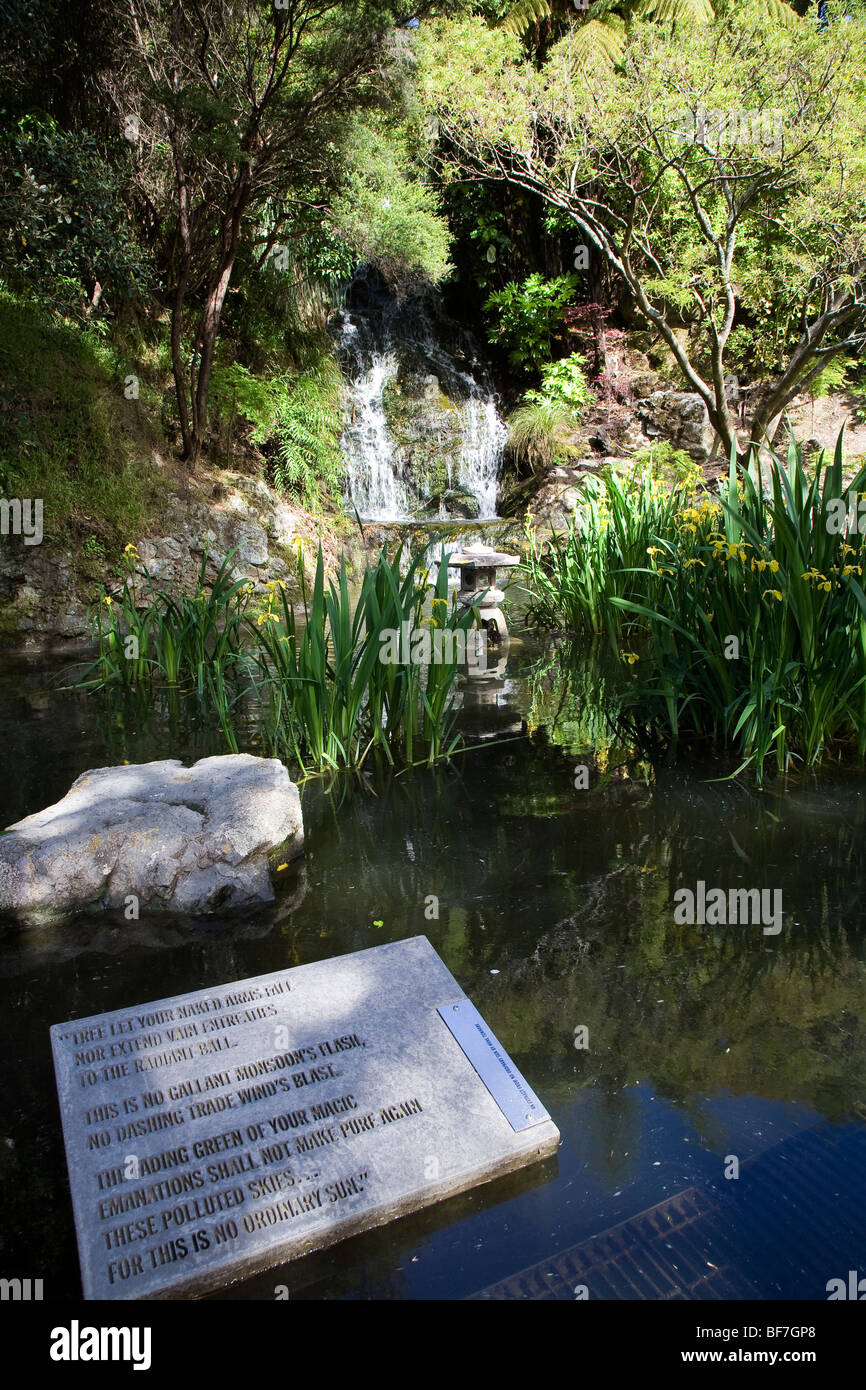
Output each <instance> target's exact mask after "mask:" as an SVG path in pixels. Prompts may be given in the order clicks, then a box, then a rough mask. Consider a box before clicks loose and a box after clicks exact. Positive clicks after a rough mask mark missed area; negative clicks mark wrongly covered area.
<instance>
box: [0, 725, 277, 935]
mask: <svg viewBox="0 0 866 1390" xmlns="http://www.w3.org/2000/svg"><path fill="white" fill-rule="evenodd" d="M303 844H304V830H303V821H302V818H301V807H300V797H299V795H298V789H297V787H296V786H295V785H294V783H293V782H291V781H290V780H289V774H288V772H287V771H286V769H285V767H284V766H283V764H282V763H281V762H279V760H278V759H276V758H255V757H253V756H252V755H251V754H249V753H236V754H232V755H229V756H226V757H211V758H202V759H200V760H199V762H197V763H195V764H194V765H193V766H192V767H190V768H185V767H184V766H183V764H182V763H181V762H180V760H179V759H176V758H174V759H169V760H166V761H163V762H153V763H138V764H131V765H128V766H124V767H103V768H97V769H95V770H94V771H91V772H85V773H84V774H83V776H81V777H79V778H78V779H77V781H76V782H74V783H73V785H72V787H71V788H70V790H69V791H68V792H67V794H66V796H65V797H63V799H62V800H61V801H58V802H57V803H56V804H55V805H54V806H49V807H47V808H46V809H45V810H44V811H39V812H37V813H36V814H35V815H32V816H27V817H26V818H25V819H24V820H22V821H18V822H17V823H16V824H15V825H12V826H10V827H9V828H8V830H7V831H6V833H5V834H4V835H3V836H2V837H0V916H5V917H7V918H11V919H13V920H16V921H18V922H20V923H22V924H23V925H28V926H30V925H37V926H38V925H45V924H50V923H52V922H57V921H61V920H62V919H64V918H66V917H69V916H71V915H73V914H75V913H79V912H99V911H102V910H105V909H108V910H114V911H125V910H127V909H129V908H130V904H134V910H135V911H136V912H142V913H145V912H173V913H183V914H186V915H189V916H202V915H206V914H212V913H214V912H217V911H220V910H225V909H229V910H230V909H234V908H239V907H245V906H248V905H249V904H251V903H256V902H270V901H272V899H273V897H274V892H273V888H272V886H271V876H270V871H269V856H270V855H271V854H272V852H274V851H276V850H278V849H279V853H280V857H281V859H282V860H285V861H288V860H290V859H292V858H294V857H295V856H296V855H298V854H300V853H301V852H302V850H303Z"/></svg>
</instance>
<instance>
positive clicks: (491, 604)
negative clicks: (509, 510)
mask: <svg viewBox="0 0 866 1390" xmlns="http://www.w3.org/2000/svg"><path fill="white" fill-rule="evenodd" d="M448 563H449V564H450V565H453V566H454V568H455V569H458V570H459V571H460V588H459V591H458V594H457V599H458V602H459V603H460V604H462V605H463V607H464V608H468V607H469V606H470V605H471V604H473V603H475V602H477V601H478V600H479V599H480V604H479V608H478V614H479V619H480V622H481V626H482V628H484V630H485V632H486V633H487V640H488V642H490V643H491V645H492V646H496V644H497V643H499V642H507V641H508V628H507V626H506V623H505V616H504V614H503V612H502V608H501V607H500V605H501V604H502V603H503V602H504V601H505V594H504V593H503V592H502V590H501V589H497V587H496V571H497V570H498V569H509V568H511V566H512V565H516V564H517V563H518V556H517V555H501V554H500V553H499V552H498V551H495V550H490V549H488V547H487V546H486V545H484V544H483V542H481V541H479V542H477V544H475V545H468V546H466V548H465V549H464V550H459V551H457V552H456V554H454V555H452V556H451V557H450V558H449V561H448ZM485 590H486V591H487V592H486V593H485ZM482 594H483V595H484V597H483V598H481V595H482Z"/></svg>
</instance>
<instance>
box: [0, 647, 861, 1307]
mask: <svg viewBox="0 0 866 1390" xmlns="http://www.w3.org/2000/svg"><path fill="white" fill-rule="evenodd" d="M564 664H565V658H564V656H563V655H562V654H561V653H558V652H557V650H556V647H555V645H552V646H550V647H546V646H545V645H544V644H543V643H541V642H539V641H532V640H530V639H528V638H527V639H526V640H525V641H517V642H514V643H513V644H512V646H511V648H510V650H509V653H508V657H507V660H505V661H503V662H502V663H501V666H500V668H499V669H498V670H496V671H494V672H492V674H491V675H490V676H489V677H488V678H487V679H486V680H485V681H484V682H483V683H481V684H480V685H478V684H477V683H476V688H474V689H473V690H471V691H470V692H469V693H468V694H467V695H465V697H464V702H463V709H462V711H461V714H460V718H461V719H462V721H463V724H464V728H465V731H466V734H467V738H468V739H469V740H470V741H472V742H473V743H475V744H476V745H477V746H476V747H475V748H473V750H472V751H469V752H465V753H462V754H461V755H460V756H458V757H456V758H454V759H453V760H452V761H451V763H450V764H448V765H443V766H441V767H439V768H438V769H436V770H434V771H427V770H421V771H419V770H413V771H408V772H405V773H403V774H401V775H399V776H394V775H393V774H392V775H390V776H387V777H386V776H380V775H379V774H377V773H376V772H375V771H371V772H370V773H368V774H366V775H360V776H352V777H343V778H340V779H337V780H335V781H334V782H333V783H332V784H330V785H328V784H327V782H325V781H322V780H320V779H311V780H309V781H307V782H306V783H305V784H304V785H303V788H302V796H303V807H304V817H305V824H306V837H307V838H306V854H305V857H304V859H303V860H302V861H300V862H299V863H297V864H296V865H294V866H292V868H291V869H290V870H289V871H287V872H286V873H284V874H282V875H281V878H280V883H279V886H278V890H277V899H276V901H275V903H274V904H273V905H271V906H269V907H267V908H266V909H262V910H257V911H256V912H255V913H251V914H245V915H244V916H242V917H236V918H235V919H233V920H220V921H216V922H213V923H210V924H208V925H206V926H203V925H201V924H199V925H195V924H192V923H189V922H182V921H175V920H162V919H158V920H156V919H150V920H149V921H144V920H142V921H141V922H139V923H132V922H116V921H107V920H104V919H99V920H97V919H88V920H86V921H79V922H76V923H72V924H68V925H66V926H63V927H55V928H53V929H44V930H43V929H38V930H36V929H34V930H17V929H15V930H13V929H7V930H6V931H5V932H4V933H3V934H2V936H0V989H2V999H3V1006H2V1010H0V1020H2V1023H0V1026H2V1031H3V1052H2V1055H3V1057H4V1059H5V1076H4V1085H3V1088H2V1092H0V1181H2V1184H3V1192H4V1223H3V1224H4V1228H5V1229H4V1234H3V1254H4V1266H5V1267H6V1268H7V1269H8V1270H14V1271H15V1272H16V1273H18V1274H20V1275H21V1276H22V1277H26V1276H28V1275H30V1276H31V1277H34V1278H35V1277H43V1278H44V1279H45V1296H46V1298H48V1299H52V1300H53V1299H61V1300H62V1299H68V1300H77V1299H79V1298H80V1281H79V1275H78V1260H77V1253H76V1245H75V1233H74V1225H73V1218H72V1208H71V1204H70V1199H69V1192H68V1184H67V1177H66V1165H65V1159H64V1152H63V1144H62V1137H61V1130H60V1119H59V1111H58V1107H57V1101H56V1093H55V1086H54V1076H53V1067H52V1061H51V1052H50V1046H49V1037H48V1029H49V1026H50V1025H51V1024H53V1023H56V1022H59V1021H61V1020H65V1019H70V1018H76V1017H81V1016H82V1015H89V1014H94V1013H97V1012H101V1011H105V1010H112V1009H118V1008H123V1007H125V1006H127V1005H131V1004H135V1003H143V1002H146V1001H148V1000H152V999H157V998H161V997H164V996H166V995H169V994H175V993H182V992H185V991H191V990H196V989H199V988H202V987H205V986H207V985H209V984H222V983H227V982H229V981H232V980H235V979H242V978H245V977H248V976H252V975H259V974H262V973H266V972H269V971H276V970H280V969H283V968H285V967H287V966H292V965H299V964H304V963H306V962H309V961H314V960H319V959H324V958H328V957H331V956H336V955H340V954H343V953H345V952H350V951H357V950H361V949H364V948H366V947H370V946H375V945H378V944H380V943H382V942H385V941H395V940H399V939H402V938H404V937H407V936H413V935H416V934H424V935H426V936H427V937H428V938H429V939H430V941H431V942H432V944H433V946H434V947H435V948H436V950H437V951H438V952H439V953H440V955H441V956H442V958H443V960H444V961H445V963H446V965H447V966H448V968H449V970H450V971H451V972H452V973H453V974H454V975H455V977H456V978H457V980H458V982H459V984H460V985H461V987H462V988H463V989H465V991H466V992H467V994H468V995H469V996H470V998H471V999H472V1000H473V1001H474V1003H475V1004H476V1005H477V1007H478V1009H479V1010H480V1011H481V1013H482V1015H483V1016H484V1017H485V1018H486V1019H487V1020H488V1022H489V1023H490V1025H491V1027H492V1028H493V1030H494V1031H495V1032H496V1033H497V1034H498V1036H499V1038H500V1039H501V1041H502V1042H503V1043H504V1045H505V1046H506V1047H507V1049H508V1051H509V1052H510V1054H511V1055H512V1057H513V1058H514V1059H515V1061H516V1062H517V1065H518V1066H519V1067H520V1069H521V1070H522V1071H523V1073H524V1075H525V1076H526V1077H527V1079H528V1080H529V1082H530V1084H531V1085H532V1087H533V1088H534V1089H535V1090H536V1091H537V1093H538V1095H539V1096H540V1097H541V1099H542V1101H543V1102H544V1103H545V1105H546V1106H547V1108H548V1110H549V1111H550V1113H551V1115H552V1117H553V1119H554V1121H555V1123H556V1124H557V1126H558V1127H559V1129H560V1131H561V1134H562V1144H561V1147H560V1149H559V1152H558V1154H557V1156H556V1157H555V1158H552V1159H550V1160H547V1161H545V1162H544V1163H542V1164H539V1165H536V1166H535V1167H532V1168H528V1169H526V1170H524V1171H522V1172H519V1173H516V1174H512V1175H511V1176H510V1177H508V1178H506V1179H501V1180H499V1181H498V1182H496V1183H493V1184H488V1185H483V1186H480V1187H477V1188H475V1189H474V1190H473V1191H472V1192H470V1193H467V1194H465V1195H464V1196H462V1197H459V1198H455V1199H451V1200H449V1201H447V1202H444V1203H440V1204H438V1205H436V1206H434V1207H432V1208H430V1209H428V1210H427V1211H422V1212H420V1213H417V1214H415V1215H413V1216H409V1217H405V1218H403V1219H401V1220H399V1221H396V1222H392V1223H391V1224H389V1225H387V1226H385V1227H383V1228H381V1229H379V1230H377V1231H372V1232H370V1233H368V1234H366V1235H362V1236H357V1237H353V1238H352V1239H350V1240H348V1241H345V1242H343V1243H342V1244H340V1245H338V1246H336V1247H333V1248H332V1249H330V1250H328V1251H324V1252H320V1253H318V1254H313V1255H310V1256H308V1257H306V1258H305V1259H302V1260H298V1261H294V1262H292V1263H291V1264H290V1265H287V1266H284V1267H282V1268H280V1269H275V1270H271V1271H269V1272H268V1273H267V1274H265V1275H260V1276H258V1277H257V1278H255V1279H253V1280H248V1281H246V1282H245V1283H241V1284H239V1285H237V1286H235V1287H233V1288H232V1289H230V1290H226V1291H224V1293H223V1294H222V1295H221V1296H223V1297H236V1298H265V1299H271V1298H273V1297H274V1288H275V1286H276V1285H277V1284H283V1285H287V1286H288V1288H289V1291H290V1296H291V1297H292V1298H296V1297H297V1298H314V1299H334V1298H340V1299H370V1298H376V1299H381V1298H388V1299H453V1298H464V1297H467V1296H470V1295H473V1294H478V1293H482V1292H483V1291H485V1290H490V1289H491V1286H494V1285H501V1281H509V1280H511V1279H512V1277H513V1276H515V1275H516V1274H518V1273H519V1272H521V1271H525V1270H527V1269H530V1268H531V1267H534V1266H538V1269H537V1270H536V1276H537V1277H540V1278H542V1280H543V1278H544V1277H547V1276H548V1275H549V1277H550V1278H551V1279H552V1280H555V1281H556V1285H557V1291H558V1296H569V1297H572V1296H574V1294H573V1291H572V1290H571V1289H570V1288H567V1287H566V1286H567V1284H568V1270H569V1269H575V1268H577V1269H579V1268H583V1267H584V1266H585V1263H586V1261H585V1255H586V1249H587V1247H586V1246H585V1242H587V1241H588V1240H590V1238H592V1237H594V1236H598V1235H600V1234H601V1233H610V1239H611V1240H612V1241H613V1245H611V1247H610V1248H611V1250H613V1249H614V1246H615V1245H616V1242H617V1241H619V1247H620V1254H619V1255H618V1256H617V1257H616V1259H615V1260H614V1258H613V1255H611V1258H610V1260H609V1262H608V1267H607V1272H606V1274H605V1276H604V1278H602V1276H601V1274H600V1275H599V1282H598V1285H597V1287H593V1286H592V1281H591V1280H590V1290H589V1296H591V1297H596V1296H599V1297H614V1296H626V1297H638V1296H645V1297H661V1296H665V1295H666V1293H667V1292H668V1291H669V1289H670V1287H671V1286H672V1285H671V1280H672V1279H673V1281H674V1283H676V1281H677V1280H679V1281H680V1283H681V1284H683V1283H684V1284H687V1285H688V1288H689V1289H690V1293H689V1296H690V1297H698V1298H700V1297H715V1296H719V1290H721V1296H726V1297H733V1296H747V1297H756V1298H775V1297H786V1298H804V1299H823V1298H826V1292H825V1286H826V1283H827V1281H828V1280H829V1279H831V1278H833V1277H836V1276H842V1277H845V1276H846V1275H847V1271H848V1270H849V1269H850V1268H857V1267H858V1264H859V1261H860V1260H861V1259H862V1253H863V1252H862V1240H861V1232H860V1230H859V1229H858V1220H857V1216H856V1213H857V1212H858V1211H859V1210H860V1206H859V1199H858V1198H857V1196H856V1192H857V1188H858V1185H859V1190H860V1191H862V1179H863V1172H864V1167H866V1125H864V1122H863V1121H864V1117H866V959H864V943H866V933H864V924H863V909H862V902H863V898H864V888H866V824H864V822H866V799H864V792H866V776H864V774H863V773H861V772H855V771H846V770H844V769H841V768H838V769H833V770H832V771H831V772H828V773H825V774H823V775H822V776H821V777H820V778H818V777H814V776H809V777H808V778H806V777H802V778H793V779H790V780H789V781H788V782H787V784H786V785H784V786H783V785H782V784H773V783H770V784H768V785H765V787H764V788H763V789H762V790H760V791H758V790H756V789H754V788H753V787H751V786H749V785H743V784H740V783H730V782H725V781H719V780H713V779H718V778H719V777H720V776H721V775H722V773H723V771H724V769H723V768H722V767H721V766H716V765H714V764H713V765H704V766H695V765H693V766H691V767H690V768H688V769H685V770H684V769H683V768H682V767H679V768H677V767H672V768H667V769H661V768H656V769H654V770H653V769H652V768H650V767H649V765H648V764H646V763H642V762H640V761H639V760H637V759H636V758H635V756H634V754H633V753H632V752H631V751H630V750H629V749H627V748H624V747H618V746H617V744H616V742H614V743H611V740H610V737H609V735H607V734H606V733H605V728H606V723H605V719H604V703H605V700H606V698H607V695H606V692H608V693H609V691H610V690H611V689H614V688H615V686H616V683H617V681H618V679H619V676H618V674H617V673H616V672H611V670H610V669H609V665H608V664H606V662H605V661H604V660H600V661H598V660H596V659H595V658H594V656H593V654H592V653H589V652H585V653H583V655H582V656H581V658H580V659H579V662H578V665H577V667H576V668H575V670H574V673H573V675H572V676H570V677H568V676H567V675H565V674H564V672H563V666H564ZM54 674H55V673H54V672H53V671H52V670H50V669H49V668H48V667H46V665H45V664H34V663H20V664H17V665H15V664H12V665H7V667H6V669H5V671H4V673H3V675H2V677H0V736H2V738H3V740H4V742H5V745H6V747H7V749H8V750H9V753H10V756H9V758H8V759H7V769H6V774H5V777H4V779H3V782H2V785H0V817H2V819H0V824H4V825H7V824H9V823H10V822H11V821H12V820H14V819H17V818H18V817H20V816H22V815H24V814H27V813H29V812H31V811H34V810H36V809H38V808H40V807H42V806H45V805H48V804H49V803H51V802H53V801H55V800H57V799H58V798H59V797H60V796H62V795H63V794H64V792H65V791H66V790H67V789H68V787H69V785H70V783H71V782H72V780H73V779H74V778H75V777H76V776H77V775H79V774H80V773H81V772H82V771H84V770H85V769H87V768H89V767H97V766H103V765H105V764H108V763H117V762H122V761H123V760H124V759H127V760H129V761H132V762H135V761H139V762H140V761H147V760H150V759H155V758H164V757H181V758H183V759H184V760H185V761H192V760H194V759H195V758H198V757H201V756H204V755H206V754H208V753H212V752H218V751H224V750H223V749H222V747H221V741H220V735H219V731H218V730H217V729H215V728H214V727H213V726H212V725H211V724H210V723H209V721H208V720H207V719H206V718H204V717H203V716H201V715H200V714H199V713H198V712H197V711H196V709H195V708H193V707H190V706H188V705H185V704H184V703H183V702H182V701H180V700H178V701H175V702H172V701H164V702H160V701H159V700H148V701H146V702H144V703H143V704H140V705H138V706H136V705H134V704H129V703H126V704H124V703H123V702H117V701H111V700H108V699H103V698H101V697H95V696H89V697H85V696H81V695H77V694H70V693H68V692H62V691H59V690H58V689H56V687H55V685H54V684H53V677H54ZM245 740H246V741H243V739H242V741H241V750H242V751H253V752H255V751H259V750H258V749H257V748H256V746H255V743H254V741H253V736H252V734H251V733H250V731H247V734H246V736H245ZM581 767H586V768H587V769H588V772H589V776H588V781H589V786H588V788H584V786H583V782H584V781H585V780H586V779H584V778H583V777H582V776H581V774H580V773H579V772H578V771H576V769H580V768H581ZM699 881H700V882H704V883H705V884H706V885H708V886H712V885H722V886H724V887H725V888H726V889H732V888H739V887H745V888H750V887H758V888H770V889H773V890H779V891H780V892H781V894H782V902H783V925H782V930H781V931H780V932H779V933H778V934H770V933H768V932H766V931H765V930H764V929H763V928H762V926H761V924H760V923H758V924H748V925H744V924H740V925H728V926H722V925H716V926H713V925H701V924H700V923H696V924H694V925H689V924H685V925H681V924H678V923H677V922H676V921H675V912H674V897H673V895H674V892H675V890H676V889H677V887H678V886H681V885H685V886H690V887H691V888H694V887H695V885H696V884H697V883H698V882H699ZM431 896H433V897H435V898H436V899H438V917H435V916H429V915H427V914H429V913H430V910H431V909H430V907H429V904H430V900H431ZM584 1044H585V1045H584ZM732 1158H734V1159H736V1161H737V1163H736V1164H735V1165H732V1164H731V1159H732ZM737 1165H738V1166H739V1170H740V1172H739V1177H738V1178H737V1179H736V1180H735V1179H734V1177H733V1175H732V1167H736V1166H737ZM849 1189H850V1190H849ZM851 1203H853V1204H854V1205H850V1204H851ZM660 1204H662V1205H660ZM651 1209H655V1217H653V1218H652V1219H653V1220H656V1218H659V1220H661V1222H662V1225H661V1226H659V1220H656V1228H657V1229H658V1230H661V1229H662V1226H664V1223H665V1222H666V1223H667V1227H666V1228H665V1229H667V1228H670V1229H673V1226H674V1225H676V1220H675V1217H676V1213H680V1216H681V1217H682V1220H681V1221H680V1228H681V1229H680V1235H679V1236H678V1237H677V1239H674V1238H673V1236H671V1237H670V1238H669V1239H668V1238H665V1239H661V1238H659V1239H658V1240H656V1242H655V1245H654V1246H653V1248H652V1249H650V1244H651V1241H650V1236H649V1235H648V1234H646V1233H647V1232H650V1226H648V1225H646V1223H645V1225H644V1227H643V1228H641V1227H640V1220H639V1218H640V1217H641V1214H642V1213H647V1212H650V1210H651ZM683 1213H686V1216H688V1221H686V1218H685V1216H683ZM636 1219H637V1220H636ZM677 1219H679V1218H677ZM689 1222H690V1223H691V1224H689ZM624 1223H625V1224H624ZM629 1223H631V1224H629ZM684 1223H685V1224H684ZM687 1227H688V1231H689V1232H690V1234H688V1235H686V1234H684V1232H686V1228H687ZM641 1229H643V1230H644V1232H645V1235H646V1241H645V1245H646V1249H645V1258H644V1259H643V1263H642V1265H641V1268H642V1269H643V1271H644V1274H643V1276H641V1277H643V1279H644V1286H642V1285H641V1279H640V1278H639V1277H638V1274H636V1273H635V1272H634V1270H635V1267H636V1263H637V1264H641V1262H640V1261H637V1262H635V1261H634V1260H633V1259H631V1256H630V1255H629V1251H628V1248H627V1247H630V1246H634V1243H635V1242H638V1243H639V1240H640V1230H641ZM577 1247H580V1248H581V1250H582V1252H583V1254H582V1255H581V1259H583V1260H584V1263H583V1264H581V1262H580V1259H578V1258H577V1256H576V1255H575V1250H576V1248H577ZM592 1248H593V1249H595V1250H598V1249H601V1248H602V1247H601V1246H599V1245H598V1243H596V1245H595V1246H593V1247H592ZM47 1251H50V1252H51V1256H50V1261H48V1260H47V1257H46V1252H47ZM720 1252H721V1253H720ZM614 1253H615V1252H614ZM632 1254H633V1250H632ZM569 1260H570V1261H571V1263H569ZM649 1268H652V1270H654V1271H655V1273H654V1275H653V1276H652V1278H650V1280H649V1285H647V1281H646V1270H647V1269H649ZM617 1280H619V1283H617ZM665 1280H667V1283H666V1282H665ZM714 1280H715V1282H714ZM720 1280H721V1281H723V1282H722V1283H719V1281H720ZM505 1287H506V1286H501V1287H500V1288H499V1289H498V1290H496V1289H494V1290H493V1291H492V1292H493V1294H494V1295H495V1296H499V1294H501V1293H502V1292H503V1291H504V1289H505ZM507 1288H510V1289H511V1291H512V1292H514V1291H515V1289H517V1291H518V1292H520V1289H519V1287H518V1286H517V1285H508V1286H507ZM527 1288H528V1285H526V1286H524V1288H523V1293H524V1295H526V1289H527ZM714 1290H715V1291H714Z"/></svg>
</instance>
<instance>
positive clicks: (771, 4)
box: [758, 0, 800, 29]
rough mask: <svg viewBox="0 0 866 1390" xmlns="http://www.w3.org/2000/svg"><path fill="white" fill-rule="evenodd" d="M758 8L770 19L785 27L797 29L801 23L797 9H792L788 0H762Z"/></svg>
mask: <svg viewBox="0 0 866 1390" xmlns="http://www.w3.org/2000/svg"><path fill="white" fill-rule="evenodd" d="M758 9H759V10H760V11H762V12H763V13H764V14H765V15H766V16H767V18H768V19H772V20H774V22H775V23H776V24H781V25H782V27H783V28H785V29H796V27H797V25H798V24H799V23H800V16H799V15H798V14H797V11H796V10H793V9H791V6H790V5H789V4H788V3H787V0H760V3H759V5H758Z"/></svg>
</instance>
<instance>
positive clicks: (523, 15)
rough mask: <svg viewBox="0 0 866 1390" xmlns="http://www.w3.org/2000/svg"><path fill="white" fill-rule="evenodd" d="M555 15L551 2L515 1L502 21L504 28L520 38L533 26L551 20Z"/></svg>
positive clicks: (541, 0)
mask: <svg viewBox="0 0 866 1390" xmlns="http://www.w3.org/2000/svg"><path fill="white" fill-rule="evenodd" d="M552 13H553V5H552V3H551V0H515V4H513V5H512V6H511V9H510V10H509V11H508V14H507V15H506V16H505V18H504V19H503V21H502V28H503V29H507V30H508V32H509V33H510V34H516V35H517V37H518V38H519V37H520V35H521V34H525V33H526V31H527V29H528V28H529V27H530V25H532V24H536V23H537V22H538V21H539V20H540V19H549V18H550V16H551V14H552Z"/></svg>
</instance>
